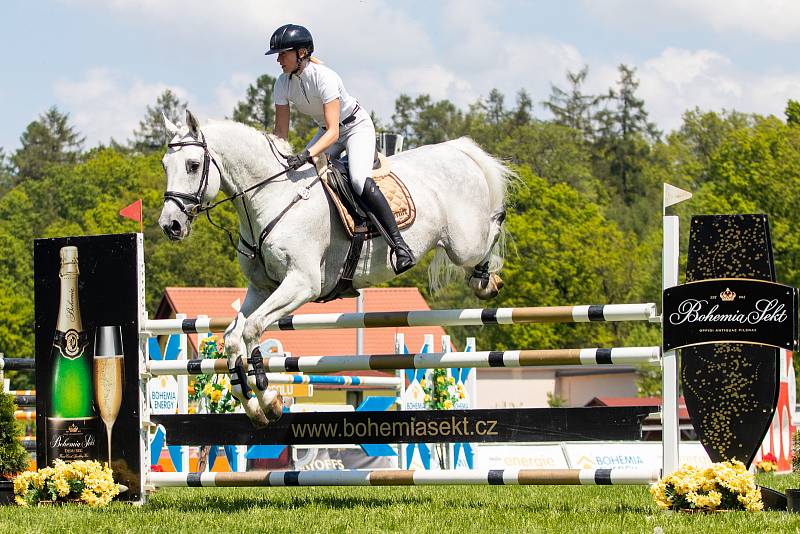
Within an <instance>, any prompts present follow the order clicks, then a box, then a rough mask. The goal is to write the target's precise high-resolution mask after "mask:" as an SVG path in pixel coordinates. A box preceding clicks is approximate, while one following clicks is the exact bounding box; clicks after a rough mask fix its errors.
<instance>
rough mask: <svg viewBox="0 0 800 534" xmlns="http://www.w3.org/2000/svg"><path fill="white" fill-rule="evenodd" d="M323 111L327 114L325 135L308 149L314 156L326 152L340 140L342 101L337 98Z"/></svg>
mask: <svg viewBox="0 0 800 534" xmlns="http://www.w3.org/2000/svg"><path fill="white" fill-rule="evenodd" d="M322 110H323V112H324V113H325V133H324V134H323V135H322V137H320V138H319V139H317V142H316V143H314V145H313V146H311V147H310V148H309V149H308V152H309V154H311V155H312V156H316V155H318V154H321V153H323V152H325V150H327V149H328V147H330V146H331V145H332V144H333V143H335V142H336V141H338V140H339V112H340V110H341V101H340V100H339V99H338V98H335V99H333V100H331V101H330V102H328V103H326V104H323V105H322Z"/></svg>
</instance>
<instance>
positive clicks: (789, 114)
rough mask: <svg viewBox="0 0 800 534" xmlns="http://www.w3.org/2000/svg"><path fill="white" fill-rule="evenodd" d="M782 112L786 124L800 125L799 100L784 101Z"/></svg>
mask: <svg viewBox="0 0 800 534" xmlns="http://www.w3.org/2000/svg"><path fill="white" fill-rule="evenodd" d="M784 114H785V115H786V124H790V125H792V126H798V125H800V102H798V101H797V100H791V99H790V100H789V101H788V102H787V103H786V110H785V111H784Z"/></svg>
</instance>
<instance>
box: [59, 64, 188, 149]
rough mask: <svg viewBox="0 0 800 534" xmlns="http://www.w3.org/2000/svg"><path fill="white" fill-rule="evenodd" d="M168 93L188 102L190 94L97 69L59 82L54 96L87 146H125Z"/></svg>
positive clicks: (179, 89)
mask: <svg viewBox="0 0 800 534" xmlns="http://www.w3.org/2000/svg"><path fill="white" fill-rule="evenodd" d="M166 89H171V90H172V91H173V92H174V93H175V94H176V95H177V96H178V97H179V98H180V99H182V100H186V99H187V97H188V92H187V91H186V90H185V89H183V88H181V87H176V86H169V85H167V84H165V83H147V82H144V81H142V80H137V79H132V78H130V77H129V76H126V75H124V74H122V73H119V72H115V71H113V70H110V69H104V68H94V69H91V70H89V71H87V72H86V73H85V74H84V76H83V78H81V79H79V80H58V81H57V82H56V83H55V85H54V87H53V93H54V94H55V96H56V98H57V99H58V101H59V106H60V107H62V108H63V109H64V110H66V111H67V112H69V113H70V117H71V118H72V120H73V121H74V123H75V125H76V126H77V128H78V130H79V131H80V132H81V133H82V134H84V135H85V136H86V140H87V145H88V146H93V145H95V144H97V143H99V142H103V143H107V142H108V141H109V139H110V138H111V137H113V138H114V139H116V140H117V141H120V142H124V141H126V140H127V139H129V138H131V137H132V133H133V130H134V129H135V128H137V127H138V126H139V121H140V120H141V119H142V117H144V113H145V110H146V108H147V106H148V105H152V104H154V103H155V102H156V99H157V98H158V96H159V95H160V94H161V93H162V92H163V91H164V90H166Z"/></svg>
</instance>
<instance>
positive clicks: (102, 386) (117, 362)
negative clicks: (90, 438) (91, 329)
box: [94, 326, 124, 467]
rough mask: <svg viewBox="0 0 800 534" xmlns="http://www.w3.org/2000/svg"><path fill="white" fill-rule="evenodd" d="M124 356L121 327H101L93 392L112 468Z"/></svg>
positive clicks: (98, 332)
mask: <svg viewBox="0 0 800 534" xmlns="http://www.w3.org/2000/svg"><path fill="white" fill-rule="evenodd" d="M123 367H124V355H123V351H122V333H121V330H120V327H119V326H98V327H97V332H96V333H95V339H94V393H95V402H96V403H97V409H98V410H99V411H100V418H101V419H102V420H103V423H104V424H105V427H106V437H107V439H108V466H109V467H111V429H112V428H113V427H114V421H116V420H117V416H118V415H119V407H120V405H121V404H122V388H123V383H122V381H123V379H122V373H123Z"/></svg>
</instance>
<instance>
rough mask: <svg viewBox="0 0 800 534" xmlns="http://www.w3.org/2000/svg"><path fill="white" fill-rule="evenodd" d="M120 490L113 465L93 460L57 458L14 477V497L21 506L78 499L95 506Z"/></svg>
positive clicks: (105, 502) (109, 499) (103, 503)
mask: <svg viewBox="0 0 800 534" xmlns="http://www.w3.org/2000/svg"><path fill="white" fill-rule="evenodd" d="M118 493H119V488H118V487H117V484H116V483H115V482H114V477H113V473H112V471H111V468H109V467H108V466H107V465H106V466H105V467H103V466H102V465H100V462H97V461H94V460H91V461H83V460H79V461H75V462H69V463H67V462H64V461H62V460H56V461H55V462H54V463H53V466H52V467H50V466H48V467H43V468H41V469H39V470H38V471H26V472H24V473H22V474H20V475H19V476H17V477H16V478H15V479H14V495H15V497H14V500H15V501H16V503H17V504H19V505H21V506H29V505H32V504H37V503H40V502H43V501H62V502H63V501H78V502H83V503H85V504H88V505H89V506H93V507H96V506H103V505H106V504H108V503H109V502H111V499H113V498H114V497H116V495H117V494H118Z"/></svg>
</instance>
